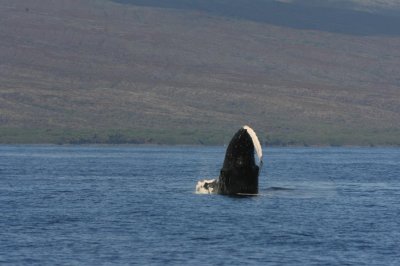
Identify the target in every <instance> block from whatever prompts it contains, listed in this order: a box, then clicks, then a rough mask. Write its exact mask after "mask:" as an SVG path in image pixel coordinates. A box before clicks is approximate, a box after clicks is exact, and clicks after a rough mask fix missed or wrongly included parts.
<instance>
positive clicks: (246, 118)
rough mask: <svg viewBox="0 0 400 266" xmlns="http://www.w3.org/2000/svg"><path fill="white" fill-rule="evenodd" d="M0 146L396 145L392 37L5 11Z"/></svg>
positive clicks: (159, 16) (399, 127) (133, 11)
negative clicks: (244, 134) (242, 133)
mask: <svg viewBox="0 0 400 266" xmlns="http://www.w3.org/2000/svg"><path fill="white" fill-rule="evenodd" d="M0 21H1V27H0V142H1V143H88V142H89V143H90V142H100V143H125V142H129V143H142V142H146V143H181V144H217V143H226V142H227V141H229V138H230V137H231V135H232V134H233V132H234V131H235V130H236V129H237V128H239V127H240V126H242V125H243V124H250V125H251V126H252V127H254V128H255V129H256V131H257V132H258V134H259V135H260V136H261V138H262V139H263V140H264V141H266V142H268V143H269V144H299V145H303V144H305V145H324V144H325V145H400V137H399V136H400V89H399V87H400V76H399V73H400V34H399V35H397V34H396V32H391V33H390V34H386V35H385V34H383V35H381V34H376V32H370V33H369V34H367V33H366V32H363V34H355V33H354V34H353V33H352V32H347V33H343V32H335V31H328V30H324V29H315V28H307V27H302V28H296V27H291V26H290V25H286V26H285V25H276V24H272V23H269V22H267V21H257V20H251V19H246V18H243V17H242V18H238V17H236V16H224V15H221V14H217V13H215V12H214V13H213V12H207V11H204V10H196V9H177V8H163V7H159V6H156V5H153V6H143V5H140V6H139V5H133V4H123V3H116V2H111V1H106V0H73V1H71V0H68V1H67V0H58V1H52V0H41V1H29V2H27V1H23V0H3V1H2V3H1V4H0Z"/></svg>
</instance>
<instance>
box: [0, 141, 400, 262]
mask: <svg viewBox="0 0 400 266" xmlns="http://www.w3.org/2000/svg"><path fill="white" fill-rule="evenodd" d="M224 152H225V148H224V147H136V146H103V147H101V146H100V147H96V146H89V147H85V146H0V264H2V265H4V264H11V265H15V264H16V265H79V264H80V265H104V264H118V265H121V264H124V265H127V264H130V265H136V264H137V265H198V264H210V265H229V264H233V265H238V264H246V265H400V252H399V251H400V149H395V148H265V150H264V156H265V163H264V167H263V169H262V173H261V176H260V195H259V196H255V197H228V196H221V195H197V194H195V193H194V191H195V184H196V182H197V181H198V180H199V179H202V178H214V177H216V176H217V175H218V173H219V169H220V167H221V164H222V162H223V159H224Z"/></svg>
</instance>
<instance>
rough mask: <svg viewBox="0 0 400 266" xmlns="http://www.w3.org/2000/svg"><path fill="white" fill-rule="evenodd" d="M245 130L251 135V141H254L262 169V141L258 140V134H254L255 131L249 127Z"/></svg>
mask: <svg viewBox="0 0 400 266" xmlns="http://www.w3.org/2000/svg"><path fill="white" fill-rule="evenodd" d="M243 129H246V131H247V133H249V135H250V137H251V140H252V141H253V146H254V149H255V150H256V154H257V157H258V161H259V166H260V168H261V166H262V164H263V158H262V157H263V154H262V148H261V144H260V141H259V140H258V137H257V135H256V132H254V130H253V129H252V128H251V127H249V126H244V127H243Z"/></svg>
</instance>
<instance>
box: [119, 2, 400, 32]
mask: <svg viewBox="0 0 400 266" xmlns="http://www.w3.org/2000/svg"><path fill="white" fill-rule="evenodd" d="M113 1H115V2H118V3H124V4H132V5H137V6H149V7H162V8H175V9H183V10H198V11H203V12H207V13H210V14H213V15H218V16H226V17H232V18H236V19H245V20H251V21H256V22H263V23H268V24H272V25H277V26H284V27H290V28H295V29H310V30H321V31H327V32H334V33H342V34H350V35H361V36H362V35H389V36H393V35H394V36H399V35H400V27H399V26H398V25H400V10H399V15H398V16H393V15H392V14H389V13H388V12H384V13H383V12H378V13H372V12H367V11H361V10H356V9H350V8H339V6H340V5H339V4H338V5H336V6H334V7H332V6H329V5H325V6H324V5H312V4H308V5H307V4H306V5H305V4H303V2H304V3H308V2H307V1H293V2H280V1H273V0H251V1H249V0H190V1H187V0H113ZM309 2H310V1H309ZM322 2H323V1H322ZM331 2H334V1H331ZM347 2H348V3H349V4H350V3H351V1H347ZM342 3H344V2H343V1H342ZM341 5H342V6H346V5H344V4H341Z"/></svg>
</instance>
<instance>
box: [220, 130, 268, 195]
mask: <svg viewBox="0 0 400 266" xmlns="http://www.w3.org/2000/svg"><path fill="white" fill-rule="evenodd" d="M248 131H249V132H250V134H249V132H248ZM258 146H259V141H258V138H257V136H256V135H255V133H254V131H253V130H252V129H250V128H249V127H248V126H245V127H243V128H241V129H239V131H238V132H236V134H235V135H234V136H233V138H232V140H231V142H230V143H229V145H228V148H227V150H226V155H225V160H224V164H223V166H222V169H221V172H220V176H219V179H218V193H220V194H225V195H235V194H257V193H258V175H259V172H260V168H259V167H258V166H257V165H256V163H255V159H254V151H255V147H257V149H258ZM260 152H261V151H260ZM257 154H259V152H258V150H257ZM261 160H262V158H261V157H260V165H261V162H262V161H261Z"/></svg>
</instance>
